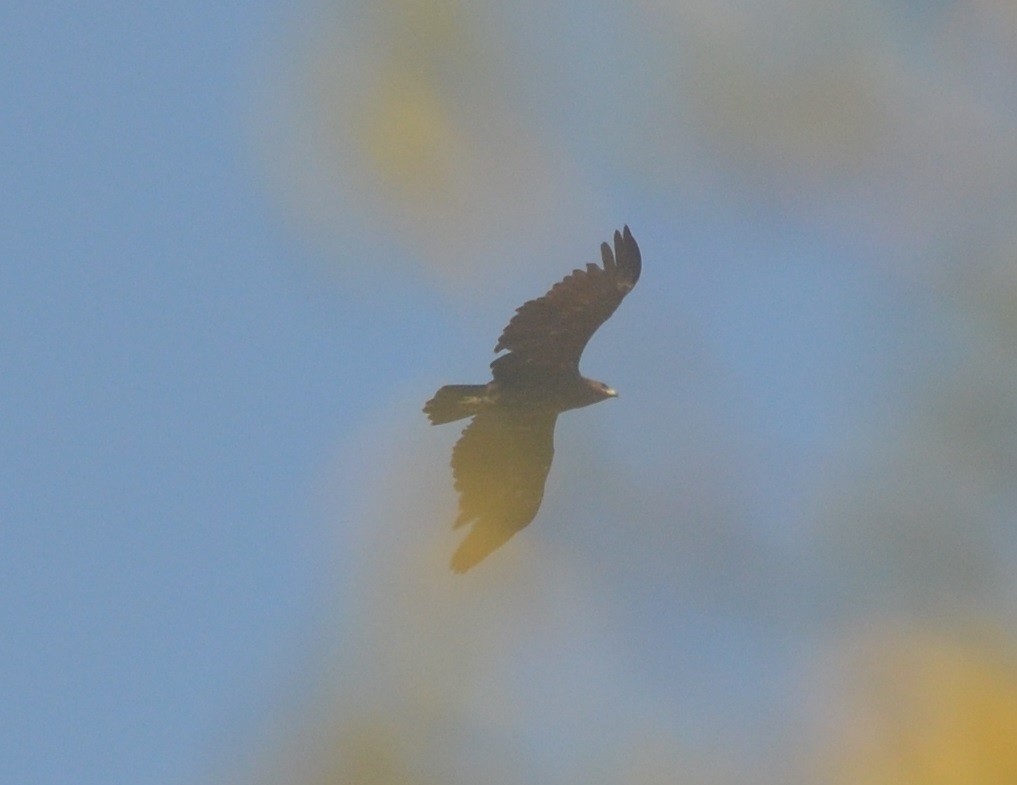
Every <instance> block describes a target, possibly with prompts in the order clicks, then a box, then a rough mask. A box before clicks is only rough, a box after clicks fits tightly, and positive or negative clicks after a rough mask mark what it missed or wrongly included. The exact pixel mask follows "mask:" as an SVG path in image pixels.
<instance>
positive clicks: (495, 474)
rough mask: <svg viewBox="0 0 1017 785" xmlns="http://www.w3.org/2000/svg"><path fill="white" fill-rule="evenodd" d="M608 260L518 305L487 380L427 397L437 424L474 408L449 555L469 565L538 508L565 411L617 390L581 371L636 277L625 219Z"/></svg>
mask: <svg viewBox="0 0 1017 785" xmlns="http://www.w3.org/2000/svg"><path fill="white" fill-rule="evenodd" d="M601 257H602V260H603V267H601V266H598V265H595V264H588V265H587V266H586V269H585V270H574V271H573V272H572V274H571V275H569V276H567V277H566V278H565V279H564V280H562V281H561V282H559V283H557V284H555V286H554V287H552V289H551V290H550V291H549V292H548V293H547V294H545V295H544V296H543V297H540V298H538V299H536V300H530V301H529V302H527V303H525V304H524V305H522V306H521V307H520V308H518V309H517V310H516V315H515V316H513V317H512V320H511V321H510V322H509V324H508V326H507V327H506V328H505V330H504V331H503V332H502V335H501V337H500V338H499V339H498V344H497V345H496V346H495V352H500V351H502V350H503V349H507V350H508V352H507V353H505V354H502V355H501V356H499V357H497V358H496V359H495V360H494V362H492V363H491V371H492V375H493V377H494V378H493V379H492V381H490V382H489V383H487V384H457V385H446V386H445V387H442V388H441V389H440V390H438V392H437V393H435V395H434V397H433V398H432V399H431V400H429V401H428V402H427V403H426V404H425V405H424V412H425V413H426V414H427V415H428V417H429V419H430V421H431V423H432V424H433V425H438V424H441V423H446V422H453V421H455V420H459V419H463V418H465V417H473V418H474V419H473V421H472V422H471V423H470V424H469V425H468V426H467V427H466V428H465V430H464V431H463V435H462V437H461V438H460V439H459V441H458V442H457V443H456V446H455V448H454V449H453V451H452V471H453V475H454V478H455V487H456V490H458V491H459V493H460V499H459V516H458V518H457V519H456V522H455V524H454V525H455V526H457V527H458V526H462V525H464V524H467V523H470V522H473V528H472V529H471V531H470V533H469V534H468V535H467V536H466V538H465V539H464V540H463V542H462V544H461V545H460V547H459V549H458V550H457V551H456V553H455V555H454V556H453V557H452V569H453V570H455V571H456V572H465V571H466V570H468V569H469V568H470V567H472V566H473V565H475V564H476V563H477V562H479V561H480V560H481V559H483V558H484V557H485V556H487V555H488V554H489V553H490V552H491V551H493V550H495V549H496V548H498V547H499V546H500V545H502V544H503V543H504V542H506V541H507V540H508V539H509V538H510V537H511V536H512V535H513V534H515V533H516V532H517V531H519V530H520V529H522V528H523V527H524V526H526V525H527V524H528V523H530V521H532V520H533V518H534V517H535V516H536V514H537V511H538V510H539V509H540V503H541V500H542V499H543V495H544V482H545V480H546V479H547V473H548V471H549V470H550V468H551V459H552V457H553V455H554V446H553V442H554V426H555V422H556V420H557V418H558V415H559V414H560V413H561V412H564V411H568V410H569V409H578V408H580V407H583V406H589V405H590V404H593V403H597V402H598V401H602V400H605V399H607V398H612V397H614V396H615V395H617V393H615V391H614V390H612V389H611V388H610V387H608V386H607V385H606V384H604V383H603V382H598V381H596V380H593V379H587V378H585V377H584V376H582V375H581V374H580V373H579V358H580V355H581V354H582V351H583V348H584V347H585V346H586V343H587V341H588V340H589V339H590V336H592V335H593V333H594V331H595V330H596V329H597V328H598V327H599V326H600V325H601V324H602V323H603V322H604V321H605V320H606V319H607V318H608V317H609V316H610V315H611V314H612V313H614V310H615V309H616V308H617V307H618V304H619V303H621V301H622V299H623V298H624V297H625V295H626V294H627V293H628V292H629V291H630V290H631V289H632V287H633V286H635V284H636V281H638V280H639V274H640V271H641V267H642V262H641V257H640V253H639V247H638V246H637V245H636V241H635V240H634V239H633V237H632V233H631V232H630V231H629V228H628V227H627V226H626V227H625V230H624V234H623V233H621V232H615V233H614V253H613V254H612V252H611V248H610V247H609V246H608V245H607V243H603V244H602V245H601Z"/></svg>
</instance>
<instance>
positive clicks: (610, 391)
mask: <svg viewBox="0 0 1017 785" xmlns="http://www.w3.org/2000/svg"><path fill="white" fill-rule="evenodd" d="M604 392H605V394H606V395H607V397H608V398H617V397H618V393H616V392H615V391H614V390H613V389H611V388H610V387H608V388H607V389H606V390H604Z"/></svg>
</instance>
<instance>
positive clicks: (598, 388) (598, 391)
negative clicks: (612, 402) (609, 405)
mask: <svg viewBox="0 0 1017 785" xmlns="http://www.w3.org/2000/svg"><path fill="white" fill-rule="evenodd" d="M583 381H585V382H586V386H587V388H589V391H590V403H596V402H597V401H603V400H604V399H605V398H617V397H618V393H616V392H615V391H614V390H612V389H611V388H610V387H608V386H607V385H606V384H604V383H603V382H598V381H597V380H596V379H584V380H583Z"/></svg>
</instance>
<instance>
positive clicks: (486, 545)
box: [452, 408, 557, 572]
mask: <svg viewBox="0 0 1017 785" xmlns="http://www.w3.org/2000/svg"><path fill="white" fill-rule="evenodd" d="M556 419H557V414H554V413H548V412H546V411H527V410H523V409H508V408H505V409H491V410H488V411H485V412H481V413H480V414H478V415H477V416H476V417H474V419H473V422H472V423H470V424H469V425H468V426H467V427H466V429H465V430H464V431H463V435H462V436H461V437H460V438H459V441H458V442H457V443H456V446H455V448H454V449H453V450H452V474H453V476H454V477H455V487H456V490H457V491H459V517H457V518H456V521H455V524H454V526H455V527H459V526H463V525H465V524H468V523H470V522H472V523H473V527H472V528H471V529H470V532H469V534H467V535H466V538H465V539H464V540H463V541H462V543H461V544H460V546H459V548H458V549H457V550H456V552H455V554H454V555H453V556H452V569H453V570H454V571H455V572H466V570H468V569H470V567H472V566H473V565H475V564H476V563H477V562H479V561H480V560H481V559H483V558H484V557H485V556H487V555H488V554H489V553H491V551H493V550H495V549H496V548H498V547H500V546H501V545H503V544H504V543H505V542H506V541H508V539H509V538H510V537H511V536H512V535H513V534H515V533H516V532H517V531H519V530H520V529H522V528H523V527H525V526H526V525H527V524H528V523H529V522H530V521H532V520H533V518H534V516H536V514H537V510H539V509H540V502H541V500H542V499H543V498H544V481H545V480H546V479H547V473H548V471H549V470H550V468H551V459H552V457H553V456H554V424H555V420H556Z"/></svg>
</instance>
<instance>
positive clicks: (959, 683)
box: [822, 632, 1017, 785]
mask: <svg viewBox="0 0 1017 785" xmlns="http://www.w3.org/2000/svg"><path fill="white" fill-rule="evenodd" d="M849 657H850V660H849V665H848V667H847V672H848V674H849V679H848V685H849V687H848V693H849V694H848V695H846V696H845V699H844V706H846V707H848V712H847V713H846V714H845V715H842V716H841V717H840V719H841V722H838V723H835V726H834V731H833V738H832V739H831V740H830V741H831V742H832V743H831V744H829V748H828V749H829V752H828V754H827V756H826V757H825V761H824V765H823V766H822V768H824V769H825V770H826V772H827V774H828V775H830V776H828V777H826V778H824V781H829V782H832V783H836V784H837V785H884V783H885V785H912V784H913V785H1008V784H1010V783H1017V664H1015V660H1014V649H1013V647H1012V646H1011V647H1001V646H1000V645H999V641H998V640H995V639H992V638H990V639H984V638H981V637H978V636H973V637H972V638H970V639H965V640H962V639H960V638H959V637H955V636H947V635H944V634H942V633H933V632H907V633H890V634H889V635H887V636H885V637H880V636H877V637H876V638H875V639H871V640H866V641H865V642H864V643H863V644H862V646H861V647H860V649H858V650H856V651H855V652H854V654H851V655H849Z"/></svg>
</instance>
